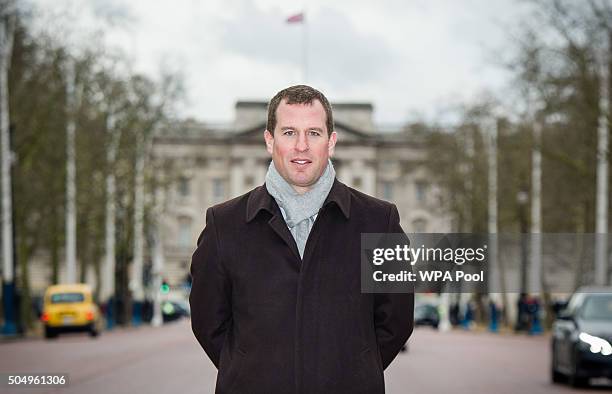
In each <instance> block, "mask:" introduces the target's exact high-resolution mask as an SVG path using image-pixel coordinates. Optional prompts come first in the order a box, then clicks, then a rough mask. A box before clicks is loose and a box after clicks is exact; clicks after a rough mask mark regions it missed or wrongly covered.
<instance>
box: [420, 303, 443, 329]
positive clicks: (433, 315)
mask: <svg viewBox="0 0 612 394" xmlns="http://www.w3.org/2000/svg"><path fill="white" fill-rule="evenodd" d="M439 324H440V314H439V313H438V308H436V307H435V306H434V305H431V304H420V305H417V306H415V307H414V325H415V326H431V327H433V328H438V325H439Z"/></svg>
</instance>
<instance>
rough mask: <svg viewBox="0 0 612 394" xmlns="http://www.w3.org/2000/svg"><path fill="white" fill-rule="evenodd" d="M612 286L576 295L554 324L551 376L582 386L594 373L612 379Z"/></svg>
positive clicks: (586, 290) (553, 379) (584, 289)
mask: <svg viewBox="0 0 612 394" xmlns="http://www.w3.org/2000/svg"><path fill="white" fill-rule="evenodd" d="M611 344H612V287H598V288H594V287H587V288H581V289H579V290H578V291H577V292H576V293H575V294H573V295H572V297H571V298H570V301H569V303H568V305H567V308H565V309H564V310H563V311H561V312H560V313H559V316H558V318H557V320H556V321H555V323H554V325H553V335H552V363H551V378H552V381H553V382H555V383H558V382H561V381H563V380H565V379H568V380H569V383H570V384H571V385H573V386H576V387H579V386H584V385H587V384H588V383H589V378H592V377H607V378H610V379H612V345H611Z"/></svg>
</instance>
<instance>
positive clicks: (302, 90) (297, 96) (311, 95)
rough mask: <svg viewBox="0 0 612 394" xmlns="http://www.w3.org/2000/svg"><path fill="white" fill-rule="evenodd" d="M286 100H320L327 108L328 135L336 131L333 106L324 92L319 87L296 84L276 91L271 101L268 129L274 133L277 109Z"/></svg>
mask: <svg viewBox="0 0 612 394" xmlns="http://www.w3.org/2000/svg"><path fill="white" fill-rule="evenodd" d="M283 100H286V102H287V104H310V105H312V102H313V101H314V100H319V101H320V102H321V104H322V105H323V108H324V109H325V115H326V118H327V119H326V120H325V126H326V127H327V135H328V136H329V135H331V133H332V131H334V118H333V116H332V108H331V105H330V104H329V101H327V98H326V97H325V95H323V93H321V92H319V91H318V90H317V89H315V88H313V87H310V86H307V85H295V86H290V87H288V88H285V89H283V90H281V91H280V92H278V93H276V95H275V96H274V97H272V100H270V103H269V104H268V124H267V125H266V128H267V129H268V131H269V132H270V133H271V134H272V135H274V129H275V128H276V110H277V109H278V106H279V105H280V103H281V102H282V101H283Z"/></svg>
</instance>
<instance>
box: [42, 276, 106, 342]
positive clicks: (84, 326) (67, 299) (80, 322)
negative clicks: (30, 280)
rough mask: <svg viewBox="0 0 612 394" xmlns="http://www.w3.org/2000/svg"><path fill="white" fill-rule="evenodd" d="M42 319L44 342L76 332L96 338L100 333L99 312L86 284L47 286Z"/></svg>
mask: <svg viewBox="0 0 612 394" xmlns="http://www.w3.org/2000/svg"><path fill="white" fill-rule="evenodd" d="M41 319H42V321H43V323H44V325H45V338H55V337H56V336H57V335H58V334H59V333H61V332H75V331H87V332H89V334H90V335H91V336H92V337H95V336H97V335H98V334H99V332H100V324H101V315H100V309H99V308H98V306H97V305H96V304H95V303H94V302H93V298H92V294H91V287H90V286H89V285H86V284H70V285H53V286H49V287H48V288H47V291H46V292H45V298H44V306H43V313H42V317H41Z"/></svg>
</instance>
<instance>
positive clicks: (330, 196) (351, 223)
mask: <svg viewBox="0 0 612 394" xmlns="http://www.w3.org/2000/svg"><path fill="white" fill-rule="evenodd" d="M333 125H334V123H333V117H332V110H331V106H330V104H329V102H328V101H327V99H326V98H325V96H324V95H323V94H322V93H321V92H319V91H317V90H315V89H313V88H311V87H309V86H304V85H298V86H292V87H289V88H287V89H284V90H282V91H280V92H279V93H277V94H276V96H274V98H272V100H271V101H270V104H269V107H268V123H267V130H266V131H265V132H264V138H265V143H266V147H267V150H268V152H269V153H270V154H271V155H272V162H271V163H270V167H269V169H268V173H267V175H266V182H265V185H263V186H260V187H257V188H255V189H254V190H252V191H250V192H249V193H247V194H245V195H243V196H240V197H237V198H235V199H233V200H230V201H227V202H225V203H222V204H219V205H216V206H214V207H212V208H209V209H208V211H207V212H206V227H205V228H204V231H203V232H202V234H201V235H200V237H199V239H198V247H197V249H196V251H195V252H194V254H193V258H192V263H191V274H192V277H193V283H192V290H191V295H190V298H189V301H190V304H191V314H192V317H191V319H192V320H191V321H192V328H193V332H194V334H195V336H196V338H197V339H198V341H199V342H200V344H201V345H202V347H203V348H204V351H205V352H206V354H207V355H208V357H210V359H211V361H212V362H213V363H214V365H215V366H216V367H217V368H218V375H217V385H216V393H219V394H225V393H262V394H263V393H265V394H276V393H279V394H281V393H282V394H289V393H291V394H293V393H295V394H298V393H299V394H335V393H339V394H343V393H346V394H359V393H363V394H379V393H384V375H383V370H384V369H385V368H386V367H387V366H388V365H389V364H390V363H391V361H392V360H393V359H394V358H395V356H396V355H397V353H398V352H399V350H400V349H401V348H402V346H403V345H404V343H405V342H406V340H407V339H408V337H409V336H410V334H411V332H412V328H413V310H414V295H413V294H362V293H361V290H360V289H361V287H360V285H361V282H360V280H361V276H360V275H361V273H360V239H361V238H360V236H361V233H403V231H402V228H401V227H400V225H399V214H398V212H397V208H396V207H395V206H394V205H393V204H390V203H387V202H384V201H381V200H378V199H375V198H373V197H370V196H367V195H365V194H363V193H360V192H358V191H356V190H354V189H351V188H349V187H347V186H346V185H344V184H342V183H340V182H339V181H338V180H337V179H335V172H334V168H333V166H332V163H331V161H330V159H329V157H330V156H331V155H332V154H333V152H334V147H335V145H336V138H337V135H336V132H335V131H334V127H333Z"/></svg>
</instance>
